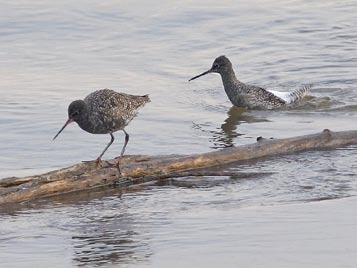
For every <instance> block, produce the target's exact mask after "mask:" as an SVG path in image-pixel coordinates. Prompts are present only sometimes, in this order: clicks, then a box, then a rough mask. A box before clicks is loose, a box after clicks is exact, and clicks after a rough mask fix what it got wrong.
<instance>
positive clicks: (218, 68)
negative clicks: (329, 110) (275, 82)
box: [189, 56, 311, 109]
mask: <svg viewBox="0 0 357 268" xmlns="http://www.w3.org/2000/svg"><path fill="white" fill-rule="evenodd" d="M209 73H218V74H220V75H221V77H222V82H223V86H224V90H225V92H226V94H227V96H228V98H229V100H230V101H231V103H232V104H233V105H235V106H237V107H243V108H248V109H276V108H281V107H284V106H287V105H289V104H294V103H297V102H298V101H300V100H301V99H302V98H303V97H304V96H305V95H306V94H307V92H308V91H309V89H310V88H311V86H310V85H309V86H304V87H302V88H301V89H297V90H294V91H291V92H280V91H275V90H267V89H264V88H261V87H257V86H253V85H248V84H244V83H242V82H241V81H239V80H238V79H237V77H236V75H235V73H234V70H233V67H232V63H231V62H230V60H229V59H228V58H227V57H226V56H220V57H218V58H216V59H215V60H214V62H213V64H212V67H211V69H209V70H208V71H206V72H203V73H201V74H199V75H197V76H195V77H192V78H191V79H190V80H189V81H192V80H194V79H196V78H198V77H201V76H203V75H206V74H209Z"/></svg>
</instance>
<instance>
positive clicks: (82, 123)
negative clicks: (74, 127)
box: [53, 89, 150, 170]
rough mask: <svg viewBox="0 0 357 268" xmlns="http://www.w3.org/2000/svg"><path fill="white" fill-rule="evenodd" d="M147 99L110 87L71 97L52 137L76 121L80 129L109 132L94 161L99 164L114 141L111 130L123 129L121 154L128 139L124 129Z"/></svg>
mask: <svg viewBox="0 0 357 268" xmlns="http://www.w3.org/2000/svg"><path fill="white" fill-rule="evenodd" d="M147 102H150V99H149V96H148V95H144V96H135V95H129V94H125V93H118V92H115V91H114V90H110V89H101V90H97V91H94V92H93V93H91V94H89V95H88V96H87V97H86V98H85V99H84V100H75V101H73V102H72V103H71V104H70V105H69V107H68V120H67V122H66V123H65V124H64V126H63V127H62V128H61V129H60V131H59V132H58V133H57V134H56V136H55V137H54V138H53V139H55V138H56V137H57V136H58V135H59V134H60V133H61V132H62V130H63V129H64V128H65V127H66V126H67V125H68V124H70V123H71V122H76V123H77V124H78V125H79V127H80V128H82V129H83V130H85V131H87V132H89V133H92V134H110V137H111V139H110V142H109V143H108V145H107V146H106V147H105V148H104V150H103V152H102V153H101V154H100V155H99V156H98V158H97V160H96V162H97V164H99V163H100V162H101V158H102V156H103V155H104V153H105V151H106V150H107V149H108V148H109V146H110V145H111V144H112V143H113V142H114V136H113V133H114V132H116V131H118V130H123V131H124V133H125V142H124V146H123V148H122V151H121V154H120V157H122V156H123V154H124V152H125V148H126V145H127V143H128V141H129V134H128V133H127V132H126V131H125V130H124V128H125V127H126V126H127V125H128V124H129V123H130V121H131V120H132V119H133V118H134V117H135V116H136V114H137V112H138V109H139V108H140V107H143V106H144V105H145V104H146V103H147ZM117 167H118V168H119V161H118V164H117ZM119 170H120V169H119Z"/></svg>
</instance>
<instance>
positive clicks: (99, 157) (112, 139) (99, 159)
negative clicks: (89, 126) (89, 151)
mask: <svg viewBox="0 0 357 268" xmlns="http://www.w3.org/2000/svg"><path fill="white" fill-rule="evenodd" d="M110 137H111V139H110V142H109V143H108V145H107V146H105V148H104V150H103V152H102V153H101V154H100V155H99V156H98V158H97V160H95V161H96V163H97V165H99V164H100V163H101V162H102V156H103V155H104V153H105V152H106V150H108V148H109V146H110V145H112V143H113V142H114V135H113V133H110Z"/></svg>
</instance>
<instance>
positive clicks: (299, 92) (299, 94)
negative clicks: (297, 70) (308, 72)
mask: <svg viewBox="0 0 357 268" xmlns="http://www.w3.org/2000/svg"><path fill="white" fill-rule="evenodd" d="M311 88H312V84H309V85H305V86H303V87H302V88H299V89H296V90H294V91H292V92H290V94H289V100H290V103H294V102H297V101H300V100H301V99H302V98H304V97H305V96H306V95H307V94H308V93H309V92H310V89H311Z"/></svg>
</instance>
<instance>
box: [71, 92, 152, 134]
mask: <svg viewBox="0 0 357 268" xmlns="http://www.w3.org/2000/svg"><path fill="white" fill-rule="evenodd" d="M83 101H84V103H85V104H86V105H87V109H88V110H87V115H86V116H87V118H85V117H84V119H83V120H80V121H78V122H77V123H78V125H79V126H80V127H81V128H82V129H83V130H85V131H87V132H89V133H93V134H106V133H110V132H116V131H118V130H122V129H124V127H126V126H127V125H128V124H129V123H130V121H131V120H132V119H133V118H134V117H135V116H136V115H137V113H138V109H139V108H140V107H143V106H144V105H145V104H146V103H147V102H149V101H150V99H149V97H148V96H147V95H145V96H135V95H129V94H125V93H119V92H116V91H114V90H110V89H101V90H97V91H94V92H93V93H91V94H89V95H88V96H87V97H86V98H85V99H84V100H83Z"/></svg>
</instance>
